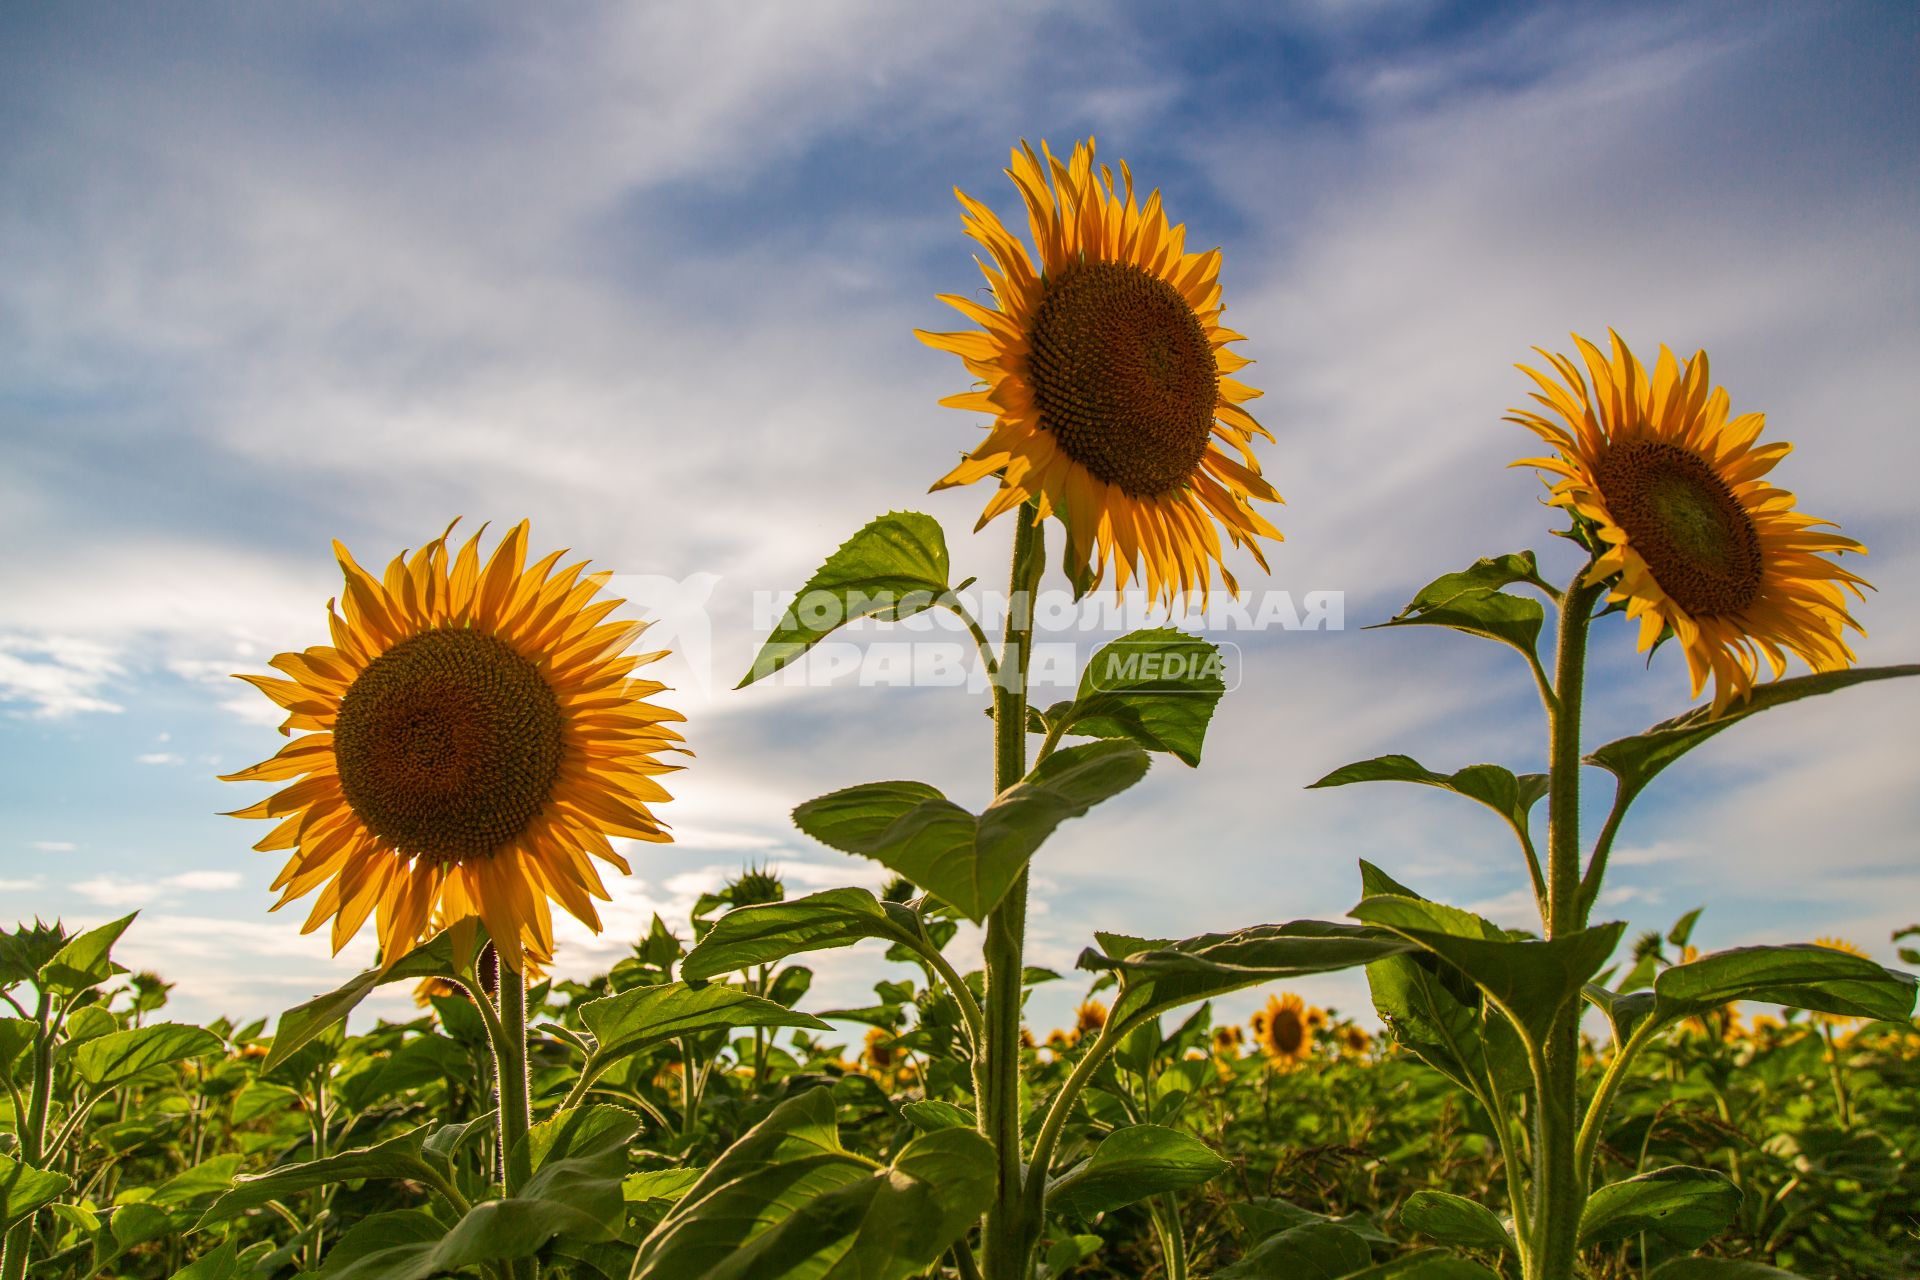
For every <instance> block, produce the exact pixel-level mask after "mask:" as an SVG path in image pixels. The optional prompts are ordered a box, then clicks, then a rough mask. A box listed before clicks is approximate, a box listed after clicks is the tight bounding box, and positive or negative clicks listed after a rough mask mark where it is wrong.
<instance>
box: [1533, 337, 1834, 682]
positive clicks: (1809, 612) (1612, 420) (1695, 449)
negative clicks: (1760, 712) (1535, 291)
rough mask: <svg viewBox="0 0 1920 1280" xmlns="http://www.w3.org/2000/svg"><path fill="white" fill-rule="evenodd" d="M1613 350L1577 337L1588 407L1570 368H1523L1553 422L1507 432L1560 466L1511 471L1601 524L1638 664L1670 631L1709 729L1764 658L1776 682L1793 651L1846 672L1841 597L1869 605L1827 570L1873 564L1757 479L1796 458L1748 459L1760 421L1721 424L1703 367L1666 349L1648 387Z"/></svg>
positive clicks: (1565, 361)
mask: <svg viewBox="0 0 1920 1280" xmlns="http://www.w3.org/2000/svg"><path fill="white" fill-rule="evenodd" d="M1612 336H1613V356H1612V358H1611V359H1609V358H1608V357H1607V356H1606V355H1605V354H1603V353H1602V352H1601V351H1600V349H1599V348H1598V347H1596V346H1594V345H1593V344H1592V343H1591V342H1588V341H1587V340H1586V339H1585V338H1582V337H1581V336H1580V335H1578V334H1575V335H1573V340H1574V342H1575V344H1577V345H1578V346H1579V348H1580V353H1581V355H1582V356H1583V357H1584V359H1585V361H1586V366H1587V371H1588V373H1589V374H1591V376H1592V379H1593V389H1592V393H1591V395H1589V393H1588V389H1587V384H1586V382H1585V381H1583V380H1582V378H1581V375H1580V370H1579V369H1578V368H1577V367H1576V366H1575V365H1574V363H1573V361H1572V360H1571V359H1569V358H1568V357H1566V356H1563V355H1557V354H1555V353H1552V352H1548V351H1545V350H1541V351H1540V354H1541V355H1543V356H1545V357H1546V359H1547V360H1548V361H1550V362H1551V363H1552V365H1553V367H1554V369H1555V370H1556V371H1557V372H1558V373H1559V375H1560V380H1559V381H1555V380H1554V379H1553V378H1551V377H1549V376H1547V375H1546V374H1543V373H1540V372H1539V371H1537V370H1534V369H1529V368H1527V367H1526V366H1525V365H1522V366H1520V368H1521V370H1522V372H1524V373H1526V374H1527V376H1529V377H1531V378H1532V379H1533V380H1534V382H1536V383H1537V384H1539V386H1540V391H1539V392H1537V393H1535V394H1534V396H1533V398H1534V399H1535V400H1536V401H1538V402H1539V403H1540V404H1541V405H1543V406H1545V407H1546V408H1547V409H1548V410H1549V411H1550V412H1551V413H1552V414H1554V415H1555V416H1556V417H1557V418H1558V419H1559V421H1554V420H1551V419H1549V418H1548V417H1546V416H1543V415H1542V414H1540V413H1537V412H1535V411H1533V410H1531V409H1515V410H1513V411H1511V413H1510V414H1509V417H1508V420H1509V421H1511V422H1516V423H1518V424H1520V425H1521V426H1524V427H1526V428H1527V429H1528V430H1530V431H1532V432H1533V433H1534V434H1536V435H1538V436H1539V437H1540V438H1541V439H1542V440H1544V441H1546V442H1547V443H1548V444H1549V445H1552V446H1553V447H1554V449H1555V450H1557V451H1558V452H1557V456H1553V457H1544V458H1525V459H1522V460H1521V461H1519V462H1516V463H1514V464H1513V465H1515V466H1530V467H1538V468H1540V469H1541V470H1543V471H1548V472H1552V473H1553V474H1555V475H1558V476H1561V477H1563V479H1561V480H1560V481H1559V482H1558V483H1556V484H1555V485H1554V486H1553V497H1552V499H1551V501H1552V503H1553V504H1554V505H1555V506H1561V507H1565V508H1567V509H1568V510H1569V511H1572V512H1573V513H1575V514H1576V515H1577V516H1579V517H1581V518H1582V519H1584V520H1587V521H1590V522H1591V523H1592V526H1593V529H1594V532H1595V535H1596V536H1597V537H1598V539H1599V541H1600V542H1601V544H1603V546H1604V547H1605V550H1604V551H1603V552H1602V553H1601V555H1600V556H1599V557H1598V559H1596V560H1595V562H1594V565H1593V569H1592V574H1593V579H1592V580H1594V581H1599V580H1602V579H1609V578H1611V579H1615V581H1614V583H1613V586H1612V591H1611V594H1610V595H1609V596H1608V599H1609V601H1611V602H1613V603H1619V604H1624V605H1625V606H1626V613H1627V617H1628V618H1630V619H1634V620H1637V621H1638V622H1639V623H1640V649H1641V651H1643V652H1644V651H1646V650H1648V649H1650V648H1652V647H1653V646H1654V644H1655V643H1657V642H1658V641H1659V640H1660V639H1661V637H1662V636H1664V635H1666V634H1668V633H1669V632H1670V633H1671V634H1672V635H1673V636H1674V637H1675V638H1676V639H1678V640H1679V642H1680V647H1681V649H1682V651H1683V652H1684V653H1685V654H1686V659H1687V672H1688V676H1689V678H1690V680H1691V682H1692V687H1693V696H1695V697H1698V696H1700V691H1701V689H1702V688H1704V687H1705V685H1706V681H1707V677H1708V676H1709V675H1711V676H1712V677H1713V681H1714V688H1713V713H1714V714H1715V715H1718V714H1719V713H1720V712H1722V711H1724V710H1725V709H1726V707H1727V706H1728V704H1729V703H1731V702H1732V701H1734V700H1735V699H1738V698H1743V697H1745V696H1746V695H1747V694H1748V692H1750V691H1751V689H1752V687H1753V684H1754V681H1755V679H1756V678H1757V676H1758V673H1759V666H1760V659H1761V658H1762V657H1765V659H1766V660H1767V663H1768V665H1769V666H1770V667H1771V668H1772V671H1773V675H1774V677H1775V678H1776V679H1777V678H1778V677H1779V676H1780V675H1781V674H1782V673H1783V672H1784V671H1785V670H1786V666H1787V658H1786V652H1787V651H1789V650H1790V651H1792V652H1793V653H1796V654H1798V655H1799V656H1800V657H1801V658H1802V659H1804V660H1805V661H1806V663H1807V664H1808V665H1809V666H1810V667H1812V668H1813V669H1814V670H1815V671H1836V670H1840V669H1842V668H1845V667H1847V666H1849V665H1851V664H1852V662H1853V661H1854V655H1853V651H1852V650H1851V649H1849V648H1848V647H1847V644H1846V641H1845V640H1844V638H1843V635H1842V632H1843V630H1844V629H1845V628H1848V627H1851V628H1852V629H1853V630H1855V631H1857V632H1858V631H1860V624H1859V623H1857V622H1855V621H1854V620H1853V618H1852V616H1851V615H1849V614H1848V612H1847V608H1846V604H1847V602H1846V596H1845V594H1844V592H1843V591H1842V587H1843V586H1844V587H1845V588H1846V589H1847V590H1850V591H1852V592H1853V594H1854V595H1855V596H1862V592H1861V590H1860V589H1861V588H1862V587H1863V586H1866V585H1868V583H1867V582H1866V580H1865V579H1863V578H1859V577H1857V576H1855V575H1854V574H1853V573H1851V572H1849V571H1848V570H1846V569H1843V568H1841V567H1840V566H1839V565H1838V564H1835V563H1834V562H1833V561H1832V560H1829V559H1827V558H1826V556H1827V554H1829V553H1832V554H1839V553H1842V552H1849V551H1851V552H1856V553H1859V554H1861V555H1864V554H1866V550H1867V549H1866V548H1865V547H1864V546H1862V545H1860V543H1858V542H1855V541H1854V540H1853V539H1851V538H1843V537H1841V536H1840V535H1838V534H1834V533H1822V532H1819V531H1818V527H1819V526H1821V525H1831V524H1832V522H1831V521H1828V520H1818V519H1815V518H1814V517H1812V516H1809V515H1804V514H1802V513H1801V512H1798V511H1796V510H1794V506H1793V495H1792V494H1791V493H1788V492H1787V491H1786V490H1784V489H1776V488H1774V487H1773V486H1772V485H1770V484H1768V483H1767V482H1766V480H1765V479H1763V478H1762V477H1764V476H1765V475H1766V474H1767V473H1768V472H1769V471H1771V470H1772V469H1773V467H1774V465H1775V464H1776V463H1778V462H1779V461H1780V459H1782V458H1784V457H1785V456H1786V455H1787V454H1788V452H1790V451H1791V450H1792V448H1793V446H1792V445H1790V444H1786V443H1784V442H1776V443H1773V444H1769V445H1756V444H1755V441H1756V440H1757V439H1758V438H1759V436H1760V432H1761V430H1762V428H1764V427H1765V425H1766V417H1765V415H1763V414H1758V413H1748V414H1742V415H1741V416H1739V417H1737V418H1734V419H1732V420H1731V421H1729V420H1728V417H1727V409H1728V399H1727V393H1726V391H1725V389H1724V388H1721V387H1713V386H1711V384H1710V382H1709V379H1708V373H1707V353H1706V352H1704V351H1700V352H1696V353H1695V354H1694V356H1693V358H1692V359H1691V360H1689V361H1687V363H1686V365H1685V366H1684V367H1683V366H1682V365H1680V363H1679V362H1678V361H1677V360H1675V359H1674V356H1673V353H1672V352H1671V351H1669V350H1668V349H1667V348H1666V347H1664V346H1663V347H1661V348H1660V358H1659V360H1658V361H1657V362H1656V363H1655V365H1654V370H1653V377H1652V378H1651V379H1649V378H1648V377H1647V373H1646V370H1645V369H1644V368H1643V367H1642V366H1641V364H1640V362H1639V360H1637V359H1635V358H1634V356H1633V353H1632V352H1630V351H1628V350H1627V347H1626V344H1625V343H1624V342H1622V341H1621V340H1620V336H1619V335H1618V334H1614V335H1612ZM1536 350H1538V348H1536ZM1563 424H1564V425H1563ZM1862 634H1864V632H1862Z"/></svg>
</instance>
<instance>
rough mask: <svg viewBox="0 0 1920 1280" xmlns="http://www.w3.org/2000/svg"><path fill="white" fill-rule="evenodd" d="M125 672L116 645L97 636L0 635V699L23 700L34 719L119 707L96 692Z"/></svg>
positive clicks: (14, 701)
mask: <svg viewBox="0 0 1920 1280" xmlns="http://www.w3.org/2000/svg"><path fill="white" fill-rule="evenodd" d="M124 671H125V667H124V666H122V664H121V662H120V660H119V657H118V655H117V653H116V651H115V649H114V648H113V647H112V646H110V645H107V644H103V643H101V642H99V641H95V640H87V639H81V638H77V637H74V636H67V635H39V636H30V635H17V634H16V635H0V702H13V703H25V704H26V707H27V710H26V712H25V714H27V715H29V716H32V717H34V718H36V719H54V718H57V717H61V716H70V715H74V714H77V713H79V712H83V711H108V712H113V711H121V710H124V709H125V708H123V707H122V706H121V705H120V704H119V703H117V702H113V701H111V700H109V699H107V698H104V697H102V696H101V694H102V693H103V692H104V691H105V690H106V689H107V687H108V686H109V685H110V683H111V682H112V681H113V680H114V678H115V677H117V676H119V675H121V674H122V673H123V672H124ZM16 714H19V713H16Z"/></svg>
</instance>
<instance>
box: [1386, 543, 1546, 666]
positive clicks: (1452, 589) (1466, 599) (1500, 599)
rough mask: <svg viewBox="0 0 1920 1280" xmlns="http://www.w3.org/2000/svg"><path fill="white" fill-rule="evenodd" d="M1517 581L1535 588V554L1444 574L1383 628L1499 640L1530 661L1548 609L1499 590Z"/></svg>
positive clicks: (1480, 562) (1497, 558)
mask: <svg viewBox="0 0 1920 1280" xmlns="http://www.w3.org/2000/svg"><path fill="white" fill-rule="evenodd" d="M1519 582H1527V583H1534V584H1538V583H1539V582H1540V575H1539V569H1538V567H1537V566H1536V565H1535V563H1534V558H1533V552H1531V551H1522V552H1519V553H1518V554H1515V555H1506V556H1495V557H1491V558H1489V559H1485V560H1477V561H1475V562H1474V563H1473V564H1472V566H1470V567H1469V568H1466V569H1463V570H1462V571H1460V572H1459V573H1448V574H1443V575H1441V576H1440V577H1438V578H1435V579H1434V580H1433V581H1432V582H1429V583H1428V584H1427V585H1426V586H1424V587H1422V588H1420V590H1419V591H1418V592H1417V593H1416V594H1415V595H1414V597H1413V599H1412V600H1411V601H1409V602H1408V603H1407V607H1406V608H1404V609H1402V610H1401V611H1400V612H1399V613H1398V614H1396V615H1395V616H1394V617H1393V618H1392V619H1391V620H1390V621H1387V622H1383V623H1381V624H1379V625H1381V626H1383V627H1412V626H1428V627H1450V628H1452V629H1453V630H1455V631H1464V632H1466V633H1467V634H1468V635H1476V636H1481V637H1483V638H1485V639H1488V640H1498V641H1500V642H1501V643H1502V644H1508V645H1512V646H1513V647H1514V648H1516V649H1518V650H1520V651H1521V652H1522V653H1524V654H1526V655H1527V656H1528V657H1529V658H1532V657H1533V656H1534V655H1535V654H1536V653H1537V651H1538V649H1539V644H1540V628H1541V626H1542V625H1543V624H1544V623H1545V621H1546V610H1545V609H1543V608H1542V607H1541V605H1540V602H1539V601H1538V600H1535V599H1533V598H1532V597H1530V596H1519V595H1515V594H1513V593H1512V592H1510V591H1505V590H1502V588H1504V587H1509V586H1512V585H1514V584H1515V583H1519Z"/></svg>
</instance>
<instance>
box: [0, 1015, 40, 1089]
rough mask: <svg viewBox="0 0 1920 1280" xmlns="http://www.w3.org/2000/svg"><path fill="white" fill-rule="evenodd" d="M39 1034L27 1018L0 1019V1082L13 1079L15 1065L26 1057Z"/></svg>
mask: <svg viewBox="0 0 1920 1280" xmlns="http://www.w3.org/2000/svg"><path fill="white" fill-rule="evenodd" d="M39 1032H40V1028H39V1027H38V1026H36V1025H35V1024H34V1023H33V1022H32V1021H31V1020H29V1019H27V1018H0V1080H11V1079H13V1074H12V1067H13V1064H14V1063H15V1062H16V1061H18V1060H20V1059H22V1058H24V1057H25V1056H26V1053H27V1050H28V1049H30V1048H32V1047H33V1041H34V1038H35V1037H36V1036H37V1035H39Z"/></svg>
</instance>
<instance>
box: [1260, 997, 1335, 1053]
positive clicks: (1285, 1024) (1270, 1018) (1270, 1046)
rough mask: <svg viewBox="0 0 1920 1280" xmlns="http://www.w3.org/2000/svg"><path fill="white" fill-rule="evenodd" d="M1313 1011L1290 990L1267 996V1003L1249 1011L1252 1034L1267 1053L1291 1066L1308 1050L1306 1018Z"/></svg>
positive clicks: (1309, 1031)
mask: <svg viewBox="0 0 1920 1280" xmlns="http://www.w3.org/2000/svg"><path fill="white" fill-rule="evenodd" d="M1313 1012H1317V1011H1310V1010H1309V1009H1308V1008H1307V1006H1306V1005H1305V1004H1304V1003H1303V1002H1302V1001H1301V999H1300V997H1299V996H1297V995H1294V994H1293V992H1291V991H1289V992H1287V993H1286V994H1285V995H1278V996H1268V997H1267V1007H1266V1008H1265V1009H1262V1010H1260V1011H1258V1012H1256V1013H1255V1014H1254V1015H1253V1018H1254V1021H1253V1028H1254V1034H1256V1035H1257V1036H1259V1038H1260V1047H1261V1049H1262V1050H1264V1051H1265V1052H1266V1055H1267V1057H1269V1058H1271V1059H1272V1060H1273V1061H1274V1062H1276V1063H1280V1064H1282V1065H1286V1066H1291V1065H1293V1064H1294V1063H1296V1062H1299V1061H1301V1060H1302V1059H1304V1058H1305V1057H1306V1056H1307V1055H1308V1054H1309V1053H1311V1052H1312V1051H1313V1029H1312V1026H1311V1025H1310V1023H1309V1018H1310V1017H1311V1014H1312V1013H1313ZM1322 1016H1323V1017H1324V1015H1322Z"/></svg>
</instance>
